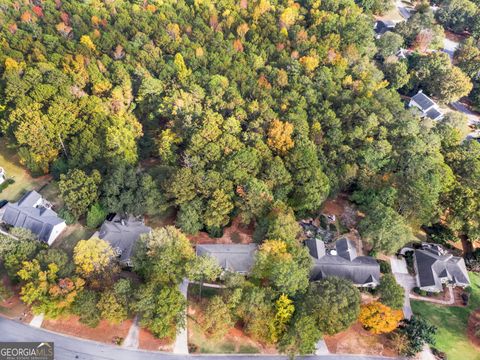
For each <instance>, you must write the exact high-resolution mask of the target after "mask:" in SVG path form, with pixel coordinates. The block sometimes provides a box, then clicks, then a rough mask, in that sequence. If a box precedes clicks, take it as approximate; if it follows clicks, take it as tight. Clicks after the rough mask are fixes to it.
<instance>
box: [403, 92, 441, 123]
mask: <svg viewBox="0 0 480 360" xmlns="http://www.w3.org/2000/svg"><path fill="white" fill-rule="evenodd" d="M408 106H409V107H413V106H414V107H416V108H417V109H419V110H420V111H421V112H422V117H429V118H430V119H432V120H441V119H442V118H443V116H444V114H443V112H442V111H441V110H440V108H439V107H438V105H437V104H436V103H435V101H433V100H432V99H430V98H429V97H428V96H427V95H425V94H424V93H423V91H422V90H419V91H418V93H417V94H416V95H415V96H413V97H412V98H411V99H410V102H409V104H408Z"/></svg>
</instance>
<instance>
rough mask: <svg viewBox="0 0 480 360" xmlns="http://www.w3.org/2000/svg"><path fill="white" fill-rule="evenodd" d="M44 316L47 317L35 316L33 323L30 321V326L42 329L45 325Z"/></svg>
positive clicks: (42, 315)
mask: <svg viewBox="0 0 480 360" xmlns="http://www.w3.org/2000/svg"><path fill="white" fill-rule="evenodd" d="M44 316H45V315H44V314H40V315H35V316H34V317H33V319H32V321H30V326H33V327H36V328H41V327H42V324H43V318H44Z"/></svg>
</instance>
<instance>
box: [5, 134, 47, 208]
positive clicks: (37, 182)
mask: <svg viewBox="0 0 480 360" xmlns="http://www.w3.org/2000/svg"><path fill="white" fill-rule="evenodd" d="M0 167H2V168H4V169H5V173H6V176H7V178H9V179H13V180H14V183H13V184H11V185H9V186H8V187H7V188H6V189H4V190H3V191H2V192H0V199H5V200H12V201H15V200H18V198H19V197H20V196H21V195H22V194H23V193H24V192H25V191H28V190H32V189H35V190H39V189H40V188H41V187H42V186H44V185H46V184H47V183H48V182H49V181H50V179H51V178H50V176H41V177H37V178H33V177H32V176H31V174H30V173H29V172H28V171H27V170H26V169H25V167H23V166H22V165H21V164H20V160H19V158H18V155H17V153H16V151H15V149H12V148H8V147H7V144H6V142H5V139H0Z"/></svg>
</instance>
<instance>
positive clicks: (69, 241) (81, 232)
mask: <svg viewBox="0 0 480 360" xmlns="http://www.w3.org/2000/svg"><path fill="white" fill-rule="evenodd" d="M94 232H95V230H91V229H88V228H86V227H85V226H82V225H81V224H78V223H76V224H73V225H69V226H68V227H67V229H66V230H65V232H63V233H62V234H61V235H60V237H59V238H58V239H57V240H55V242H54V243H53V245H52V247H53V248H57V249H62V250H65V251H66V252H67V253H69V254H72V253H73V248H74V247H75V245H76V244H77V242H79V241H80V240H88V239H90V237H91V236H92V235H93V233H94Z"/></svg>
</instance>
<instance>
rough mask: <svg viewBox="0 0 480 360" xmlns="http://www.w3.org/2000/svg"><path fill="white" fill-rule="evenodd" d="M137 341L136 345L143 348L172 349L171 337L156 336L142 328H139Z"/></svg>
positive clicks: (169, 350)
mask: <svg viewBox="0 0 480 360" xmlns="http://www.w3.org/2000/svg"><path fill="white" fill-rule="evenodd" d="M138 342H139V345H138V346H139V347H140V349H143V350H150V351H168V352H171V351H172V350H173V341H172V340H171V339H159V338H156V337H155V336H154V335H153V334H152V333H151V332H150V331H148V330H147V329H143V328H140V332H139V335H138Z"/></svg>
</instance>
